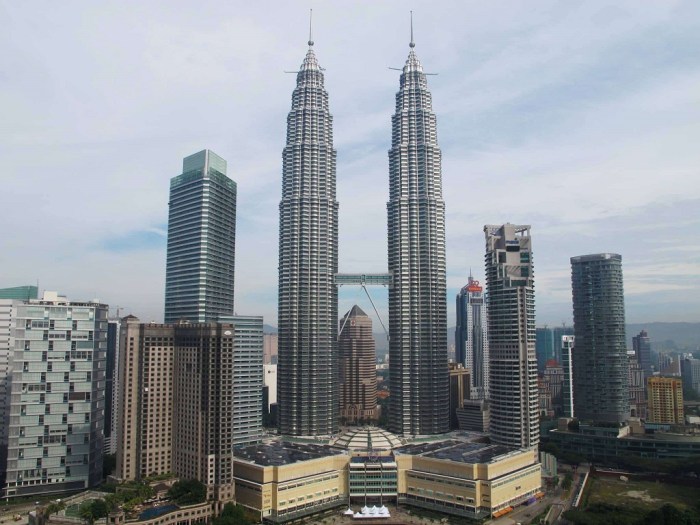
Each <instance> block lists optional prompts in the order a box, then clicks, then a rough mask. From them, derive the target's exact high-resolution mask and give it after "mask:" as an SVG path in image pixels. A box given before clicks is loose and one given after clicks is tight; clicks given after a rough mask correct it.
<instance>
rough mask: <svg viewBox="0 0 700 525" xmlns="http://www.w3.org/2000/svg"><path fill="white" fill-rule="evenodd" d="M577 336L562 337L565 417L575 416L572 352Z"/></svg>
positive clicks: (562, 397)
mask: <svg viewBox="0 0 700 525" xmlns="http://www.w3.org/2000/svg"><path fill="white" fill-rule="evenodd" d="M575 340H576V337H575V336H573V335H563V336H562V337H561V366H562V369H563V370H564V378H563V381H562V388H561V412H562V416H564V417H574V413H575V412H574V364H573V356H572V353H573V352H574V351H575V346H576V344H575Z"/></svg>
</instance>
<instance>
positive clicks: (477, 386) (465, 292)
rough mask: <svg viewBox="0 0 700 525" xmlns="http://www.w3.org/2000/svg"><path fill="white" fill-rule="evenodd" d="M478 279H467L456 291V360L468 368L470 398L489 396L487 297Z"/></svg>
mask: <svg viewBox="0 0 700 525" xmlns="http://www.w3.org/2000/svg"><path fill="white" fill-rule="evenodd" d="M483 291H484V289H483V287H482V286H480V285H479V281H476V280H474V279H473V278H472V276H471V274H470V275H469V282H468V284H467V285H466V286H464V287H463V288H462V289H461V290H460V292H459V294H457V326H456V328H455V361H456V362H457V363H459V364H461V365H463V366H464V367H465V368H466V369H468V370H469V383H470V385H469V387H470V396H469V398H470V399H488V395H489V341H488V321H487V317H486V299H485V297H484V293H483Z"/></svg>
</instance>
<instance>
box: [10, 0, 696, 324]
mask: <svg viewBox="0 0 700 525" xmlns="http://www.w3.org/2000/svg"><path fill="white" fill-rule="evenodd" d="M547 6H549V8H548V9H543V10H542V11H541V12H539V11H538V12H531V11H528V10H527V8H526V7H523V6H518V5H516V4H510V5H509V6H502V7H501V8H500V9H497V8H495V7H486V6H477V5H470V6H466V7H465V6H461V5H459V4H450V3H443V4H440V5H437V6H430V7H429V4H427V3H418V4H417V5H416V6H415V29H416V40H417V41H418V42H419V44H420V49H421V59H422V60H423V61H424V62H425V63H427V64H430V70H429V71H428V72H437V73H439V75H438V76H437V77H433V78H432V80H431V91H433V95H434V99H435V112H436V114H437V117H438V119H440V123H441V129H440V143H441V149H442V150H443V158H444V166H443V179H444V185H445V188H444V193H445V199H446V215H447V217H446V223H447V226H446V232H447V261H448V268H447V288H448V289H447V298H446V300H447V301H450V300H451V298H452V297H454V295H455V294H456V293H457V292H458V291H459V288H460V287H461V285H463V283H464V281H465V279H466V276H467V275H468V270H469V267H472V268H474V269H475V270H476V271H475V272H474V273H475V277H476V278H477V279H479V278H483V275H482V274H481V272H480V271H479V269H480V268H481V257H482V250H483V247H482V242H483V241H482V240H481V226H482V225H483V224H486V223H491V222H501V221H506V220H508V221H510V222H512V223H518V222H523V223H525V222H526V223H528V224H532V225H533V227H535V228H536V229H537V230H536V231H537V232H538V235H537V254H538V290H537V304H538V316H537V321H538V324H544V323H549V324H550V325H554V324H560V323H561V321H567V323H570V322H571V308H570V301H571V291H570V283H569V268H568V257H570V256H572V255H576V254H578V253H594V252H603V251H614V252H616V253H622V255H623V256H624V257H625V261H626V263H625V288H626V293H627V297H626V302H627V304H626V311H627V313H628V320H629V321H630V322H638V321H652V320H659V321H664V320H694V319H696V318H697V317H698V313H699V312H700V299H697V296H698V294H697V293H694V291H697V289H698V286H700V285H698V284H697V283H696V282H694V279H693V276H694V275H696V274H697V273H699V272H700V251H698V249H697V247H694V246H689V245H687V243H686V242H685V240H684V239H685V238H687V237H688V236H689V235H692V232H693V231H694V230H695V227H696V226H697V225H698V219H697V213H694V210H696V209H697V205H698V203H700V183H698V182H697V181H698V179H697V177H696V171H697V168H696V166H697V165H698V161H699V160H700V153H698V152H696V151H694V150H695V148H694V147H693V146H692V142H693V141H692V140H691V137H693V136H697V132H698V122H700V119H699V118H698V116H699V110H698V109H697V107H698V104H697V103H696V102H697V97H698V95H697V93H698V92H700V90H698V89H697V88H698V87H699V86H700V59H699V58H698V57H696V56H694V55H695V54H694V53H693V52H692V50H693V49H697V47H698V45H697V44H698V31H697V27H698V21H699V20H700V16H699V15H700V11H699V10H698V6H697V5H693V4H692V3H691V2H676V3H673V4H666V5H655V6H649V7H648V8H647V9H645V10H634V8H633V6H634V3H632V2H628V3H622V4H620V3H615V4H614V5H613V4H612V3H604V2H595V3H591V4H587V5H584V6H578V7H570V6H564V5H557V4H555V3H548V4H547ZM307 8H308V6H307V5H302V4H301V3H292V4H291V5H289V6H287V5H285V6H280V7H279V9H277V10H275V12H273V13H271V12H269V11H268V10H262V9H259V8H257V9H256V8H255V7H250V6H236V7H235V8H234V7H232V6H227V5H223V4H222V5H221V6H219V9H212V10H211V12H209V11H205V12H203V13H199V11H200V10H198V16H197V17H193V16H190V15H191V11H190V9H194V8H193V7H187V6H180V7H179V8H178V9H177V10H170V9H168V8H167V7H166V4H157V3H156V4H150V5H147V6H139V8H138V9H134V10H125V11H126V12H124V13H121V12H119V13H117V12H112V10H109V9H104V8H103V6H100V7H92V6H84V8H83V9H82V10H81V16H82V17H83V19H84V20H88V21H89V23H86V24H82V25H80V26H77V24H75V22H74V20H75V19H76V10H75V8H73V9H71V8H70V6H61V7H60V8H59V7H54V6H45V8H44V9H42V10H41V11H39V10H32V9H31V8H27V7H24V6H19V5H4V6H3V7H2V9H3V11H4V12H5V14H6V15H7V16H8V17H9V20H10V21H11V22H12V23H11V24H9V25H8V27H9V30H8V32H7V33H6V34H4V35H3V36H0V42H2V44H3V48H4V49H7V50H10V51H11V53H8V55H11V56H8V58H7V67H6V70H7V71H11V72H12V73H11V74H10V73H6V76H5V77H4V80H3V82H4V90H5V91H4V93H5V96H6V100H9V101H12V102H13V103H12V104H8V106H10V107H8V115H7V122H8V123H9V125H8V128H7V129H8V130H12V132H11V133H9V132H8V133H5V134H3V135H2V136H0V152H1V153H2V154H3V158H4V159H6V165H5V172H6V173H8V174H10V176H8V177H7V179H8V181H7V182H8V185H7V187H6V194H7V195H10V196H12V198H11V199H8V200H9V201H10V202H7V206H6V209H7V213H8V221H9V222H8V225H7V231H14V232H20V231H21V232H23V235H18V234H15V235H12V236H4V238H3V241H2V243H1V246H0V248H1V249H0V253H4V254H10V255H6V258H5V259H3V269H4V270H5V272H4V275H5V279H6V280H7V281H6V282H5V283H4V284H3V285H4V286H13V285H19V284H24V283H27V282H31V283H33V282H35V281H36V280H37V279H39V281H40V285H41V288H49V289H57V290H59V291H61V292H62V293H64V294H67V295H69V296H70V297H73V298H76V299H88V298H93V297H95V296H97V297H99V298H100V299H101V300H102V301H103V302H105V303H108V304H110V305H112V306H114V307H116V306H117V305H119V306H121V308H122V312H123V313H129V312H132V313H134V314H136V315H139V317H141V318H142V319H145V320H150V319H154V320H161V319H162V316H163V311H162V297H163V290H164V286H165V268H164V264H163V263H164V261H165V229H166V224H167V200H166V197H165V195H166V191H167V187H168V186H167V185H168V181H169V179H170V178H172V177H173V176H175V175H177V174H178V172H179V166H178V164H179V163H178V159H180V158H182V157H184V156H186V155H188V154H189V153H191V152H192V151H199V150H201V149H204V148H207V149H212V150H213V151H216V152H217V153H219V154H221V155H222V157H224V158H226V159H227V160H228V161H229V176H230V177H231V178H232V179H234V180H236V181H237V182H239V209H238V214H239V235H238V236H237V237H238V239H237V241H238V244H239V246H238V247H237V252H238V254H241V255H240V256H239V257H238V260H237V268H236V270H237V271H236V273H237V277H238V279H237V280H236V294H237V299H236V310H237V311H239V312H246V313H256V314H262V315H264V316H265V321H266V322H267V323H268V324H273V325H276V324H277V322H276V310H277V307H276V302H277V289H276V279H275V275H276V271H275V270H276V262H277V261H276V259H277V257H276V254H275V251H276V245H277V227H276V222H277V209H276V206H277V203H278V202H279V198H280V192H279V187H280V178H279V177H280V167H281V159H280V156H279V151H280V147H281V145H283V143H284V138H283V137H284V115H285V114H286V112H287V111H288V107H286V106H287V104H288V96H289V94H288V89H289V79H287V78H285V76H284V73H283V71H284V70H292V69H294V68H295V66H296V65H297V64H298V61H299V58H298V57H299V54H300V53H301V52H303V49H304V44H305V40H306V26H307V23H308V18H307V17H308V11H307ZM199 15H201V16H199ZM214 16H215V17H216V19H215V20H212V17H214ZM314 17H315V23H314V35H315V37H314V38H315V40H316V42H317V44H316V47H317V49H318V50H319V52H321V53H322V56H323V59H324V60H323V62H324V66H325V67H326V68H328V71H327V72H326V82H327V84H328V90H329V92H330V93H331V96H332V99H333V107H334V108H335V111H334V117H335V128H336V129H335V132H336V133H335V134H336V145H335V147H336V149H337V150H338V195H337V198H338V200H339V201H340V202H341V203H345V205H344V206H341V209H340V210H341V211H340V219H339V222H340V225H341V226H340V241H339V242H340V245H341V246H342V250H341V252H340V265H339V269H340V271H371V270H374V271H382V270H383V269H384V268H385V267H386V224H385V220H386V218H385V208H384V206H385V203H386V202H387V200H388V198H387V196H388V184H387V182H386V172H387V167H388V163H387V160H386V151H387V149H388V148H389V140H388V130H389V129H390V126H391V124H390V118H391V114H392V105H393V94H394V92H395V75H394V74H393V73H392V72H391V71H387V70H386V67H387V66H392V67H398V66H400V65H401V64H402V63H403V60H404V58H405V57H404V56H403V55H404V50H405V44H406V42H407V41H408V38H409V35H408V9H407V8H406V7H404V6H403V5H402V4H400V3H398V2H396V3H385V4H382V5H381V6H374V5H370V4H369V3H362V2H360V3H358V4H356V7H355V9H352V10H348V9H339V8H335V7H330V6H324V7H322V8H317V9H316V11H315V13H314ZM155 20H157V22H154V21H155ZM54 22H55V23H54ZM485 22H486V23H485ZM124 27H130V28H131V32H130V39H129V41H128V42H127V41H126V40H124V39H123V38H121V36H122V32H123V28H124ZM339 27H343V28H344V30H343V32H342V34H338V33H337V29H338V28H339ZM27 33H31V34H33V35H35V37H34V38H33V39H32V42H27V41H26V39H23V38H21V36H22V35H25V34H27ZM661 34H663V35H664V38H663V39H662V40H663V42H662V41H661V40H659V38H658V35H661ZM571 35H575V36H576V38H573V37H572V36H571ZM85 42H90V45H89V46H85V45H84V43H85ZM349 49H352V53H349V52H348V50H349ZM320 50H322V51H320ZM68 57H70V58H68ZM212 71H217V72H219V73H220V77H219V78H217V79H216V81H212V82H205V83H201V82H199V78H201V75H200V73H201V74H204V73H205V72H206V73H208V74H210V73H211V72H212ZM183 72H186V73H187V74H183ZM134 86H137V89H134ZM183 112H186V113H187V118H182V115H181V114H182V113H183ZM465 145H466V147H465ZM125 149H126V150H128V151H129V155H125V154H124V151H125ZM97 166H99V169H98V168H97ZM96 175H98V176H96ZM67 180H70V181H71V182H70V184H67V183H66V181H67ZM494 181H510V182H511V183H512V187H513V192H514V193H513V197H515V195H516V192H517V196H518V198H517V199H514V198H513V199H510V202H511V204H512V206H511V207H509V209H508V210H507V213H506V214H505V215H507V216H504V213H503V210H497V209H495V208H494V206H493V204H494V201H493V200H492V199H489V198H487V196H488V190H489V189H490V188H491V187H492V186H493V184H494ZM526 183H527V184H526ZM134 185H136V187H137V188H138V191H136V192H134V191H133V188H134ZM525 186H531V187H532V189H530V188H528V187H525ZM36 188H41V191H40V192H38V191H37V190H36ZM75 188H80V191H79V192H76V191H75ZM368 188H371V190H372V191H367V189H368ZM601 188H603V189H602V190H601ZM44 195H45V196H46V197H44ZM467 195H471V196H472V197H473V196H475V195H476V196H478V198H470V199H469V206H467V207H465V206H463V205H462V204H463V202H464V199H465V197H466V196H467ZM48 196H50V198H49V197H48ZM573 198H575V199H576V204H577V205H575V206H572V205H571V199H573ZM27 208H29V209H30V210H31V211H32V214H30V217H31V219H30V220H27V212H26V209H27ZM533 210H536V211H533ZM85 217H90V220H84V218H85ZM652 218H653V219H652ZM66 224H70V225H71V227H70V228H66V227H65V225H66ZM671 230H672V231H673V234H672V235H669V232H671ZM564 232H566V233H568V235H562V233H564ZM630 233H633V234H632V235H629V234H630ZM623 234H627V235H623ZM39 250H41V251H42V252H45V251H47V250H48V251H51V253H55V254H56V257H55V260H54V261H52V263H51V264H50V265H49V264H48V263H47V262H46V260H45V258H43V257H42V256H41V253H42V252H40V251H39ZM679 253H680V254H682V255H683V257H679ZM12 254H22V258H21V259H19V258H17V261H18V262H17V263H15V262H14V261H13V256H12ZM105 275H107V276H108V278H105ZM129 282H133V285H130V284H128V283H129ZM377 295H378V296H379V297H377V299H376V300H377V303H378V307H379V309H380V313H381V314H382V317H383V320H384V321H386V320H387V319H388V314H387V308H386V304H387V300H386V296H385V294H383V293H378V294H377ZM354 302H358V304H360V306H362V307H363V308H365V309H366V308H367V307H368V305H367V304H366V303H365V302H363V301H362V298H361V297H359V299H358V295H356V293H355V291H345V290H344V291H342V292H341V302H340V305H339V308H340V311H345V310H347V309H348V308H349V306H348V305H352V304H354ZM565 316H566V317H565ZM448 326H454V313H453V311H452V309H451V308H448Z"/></svg>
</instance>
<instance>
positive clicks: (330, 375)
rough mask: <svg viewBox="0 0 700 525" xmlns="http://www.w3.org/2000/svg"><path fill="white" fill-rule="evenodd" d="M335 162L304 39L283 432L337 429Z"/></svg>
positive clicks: (290, 148) (288, 261)
mask: <svg viewBox="0 0 700 525" xmlns="http://www.w3.org/2000/svg"><path fill="white" fill-rule="evenodd" d="M335 159H336V151H335V149H333V117H332V116H331V114H330V112H329V107H328V93H327V92H326V90H325V88H324V85H323V69H322V68H321V66H319V64H318V61H317V60H316V55H315V54H314V51H313V41H312V40H309V50H308V52H307V54H306V57H305V58H304V62H303V63H302V65H301V68H300V69H299V72H298V73H297V83H296V88H295V89H294V92H293V93H292V108H291V110H290V112H289V115H288V116H287V142H286V145H285V147H284V150H283V152H282V200H281V201H280V206H279V212H280V215H279V217H280V221H279V227H280V229H279V231H280V236H279V306H278V318H279V322H278V323H279V326H278V330H279V332H278V335H279V350H278V364H279V369H278V384H277V398H278V404H279V423H280V426H279V428H280V432H281V433H282V434H286V435H295V436H314V435H331V434H333V433H335V432H336V430H337V429H338V407H339V397H338V381H337V373H338V368H337V365H338V345H337V339H338V325H337V323H338V289H337V287H336V285H335V283H334V281H333V276H334V275H335V274H336V273H338V202H337V201H336V182H335V166H336V161H335ZM312 370H313V373H311V371H312Z"/></svg>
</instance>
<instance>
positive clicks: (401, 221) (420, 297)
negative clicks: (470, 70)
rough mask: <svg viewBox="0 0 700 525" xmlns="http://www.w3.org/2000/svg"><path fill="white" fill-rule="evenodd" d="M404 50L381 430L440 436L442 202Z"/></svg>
mask: <svg viewBox="0 0 700 525" xmlns="http://www.w3.org/2000/svg"><path fill="white" fill-rule="evenodd" d="M410 46H411V50H410V53H409V55H408V59H407V60H406V64H405V65H404V67H403V71H402V73H401V80H400V87H399V92H398V93H397V94H396V112H395V113H394V115H393V116H392V118H391V131H392V134H391V149H390V150H389V202H388V204H387V215H388V237H389V238H388V241H389V242H388V248H389V249H388V256H389V272H390V273H391V274H392V284H391V286H390V287H389V331H390V343H389V362H390V364H391V365H390V366H391V376H390V381H389V385H390V390H391V396H390V398H389V428H390V430H391V431H392V432H394V433H396V434H400V435H419V434H438V433H442V432H447V430H448V428H449V418H448V416H449V414H448V411H447V410H445V407H447V406H448V403H449V389H448V371H447V298H446V292H447V289H446V276H445V201H444V200H443V198H442V167H441V165H442V164H441V152H440V148H439V147H438V142H437V119H436V117H435V113H434V112H433V107H432V96H431V94H430V92H429V91H428V82H427V79H426V76H425V73H424V72H423V67H422V66H421V63H420V62H419V61H418V57H417V56H416V53H415V51H414V47H415V44H414V43H413V42H411V44H410Z"/></svg>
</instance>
